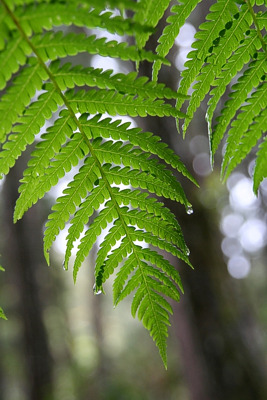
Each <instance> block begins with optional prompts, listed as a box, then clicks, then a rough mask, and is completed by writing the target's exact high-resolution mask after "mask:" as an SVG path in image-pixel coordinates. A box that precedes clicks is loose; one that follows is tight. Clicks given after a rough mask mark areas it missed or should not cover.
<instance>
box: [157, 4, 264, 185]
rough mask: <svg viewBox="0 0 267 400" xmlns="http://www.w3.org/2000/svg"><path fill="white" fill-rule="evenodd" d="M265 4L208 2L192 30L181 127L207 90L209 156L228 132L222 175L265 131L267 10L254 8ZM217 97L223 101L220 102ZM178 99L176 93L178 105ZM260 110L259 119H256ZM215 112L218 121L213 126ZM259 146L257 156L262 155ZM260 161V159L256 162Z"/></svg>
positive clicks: (184, 73) (179, 102) (233, 165)
mask: <svg viewBox="0 0 267 400" xmlns="http://www.w3.org/2000/svg"><path fill="white" fill-rule="evenodd" d="M263 3H264V2H263V1H260V2H256V4H255V1H253V0H246V1H239V2H237V1H233V0H218V1H217V2H216V3H215V4H213V5H212V6H211V8H210V10H209V14H208V15H207V16H206V22H204V23H203V24H201V25H200V27H199V31H198V32H197V34H196V35H195V37H196V39H197V40H196V41H195V42H194V43H193V48H194V50H193V51H191V52H190V53H189V55H188V58H189V60H188V61H187V62H186V64H185V66H186V67H187V68H186V69H185V70H184V71H183V73H182V79H181V82H180V87H179V89H178V93H181V94H187V93H188V91H189V89H190V88H193V89H194V90H193V93H192V96H191V98H190V100H189V104H188V106H187V111H186V113H187V117H186V118H185V122H184V125H183V130H184V132H185V131H186V130H187V127H188V125H189V123H190V122H191V120H192V119H193V116H194V114H195V112H196V110H197V108H198V107H199V106H200V104H201V102H202V100H204V98H205V97H206V95H208V109H207V113H206V119H207V123H208V129H209V137H210V147H211V157H212V160H213V158H214V155H215V152H216V150H217V149H218V146H219V144H220V142H221V141H222V139H223V137H224V135H225V133H226V132H227V145H226V151H225V154H224V158H223V164H222V175H224V177H225V179H226V178H227V177H228V176H229V174H230V173H231V172H232V170H233V168H235V167H236V166H237V165H238V164H239V163H240V162H241V161H242V160H243V159H244V158H245V156H246V155H247V154H248V153H249V152H250V151H251V150H252V148H253V147H254V146H255V145H256V144H257V142H258V141H261V140H262V136H263V134H265V133H266V123H265V124H264V123H263V120H264V116H265V118H266V113H267V111H266V110H267V109H266V103H267V101H266V99H267V93H266V83H265V76H266V68H267V62H266V61H267V58H266V38H265V31H266V12H265V13H263V11H262V9H261V10H259V9H258V8H257V7H256V5H262V4H263ZM159 54H161V53H159ZM161 55H163V54H161ZM156 63H158V61H156ZM236 78H238V79H237V82H236V83H234V82H235V81H236ZM233 83H234V84H233ZM225 93H227V94H228V96H229V99H228V100H226V101H225V102H224V101H223V98H222V96H224V94H225ZM220 102H222V106H219V103H220ZM182 103H183V100H182V99H181V98H179V99H178V100H177V107H178V109H180V108H181V106H182ZM260 115H261V117H260V121H261V124H259V122H258V118H259V116H260ZM214 116H215V117H216V121H217V122H216V123H215V124H214V125H213V124H212V120H213V118H214ZM263 148H264V146H263V147H262V150H261V152H258V154H257V158H258V157H265V156H266V155H265V156H264V151H263ZM262 162H263V160H262V161H261V160H258V161H256V164H261V163H262ZM261 172H262V175H261V176H258V178H257V179H255V180H254V191H255V192H257V191H258V187H259V183H260V182H261V181H262V180H263V179H264V178H265V177H266V176H267V175H266V174H265V173H264V169H261ZM255 173H256V171H255ZM258 174H259V170H258Z"/></svg>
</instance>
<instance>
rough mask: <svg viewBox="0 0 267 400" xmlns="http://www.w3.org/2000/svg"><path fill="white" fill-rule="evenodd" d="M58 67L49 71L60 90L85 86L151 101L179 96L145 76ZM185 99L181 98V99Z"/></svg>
mask: <svg viewBox="0 0 267 400" xmlns="http://www.w3.org/2000/svg"><path fill="white" fill-rule="evenodd" d="M59 66H60V63H59V62H58V61H54V62H53V63H52V64H51V66H50V70H51V72H52V73H53V76H54V77H55V79H56V81H57V83H58V85H59V87H60V89H61V90H66V89H67V88H68V89H70V88H73V87H75V86H84V85H87V86H91V87H95V86H97V87H99V88H100V89H114V90H116V91H118V92H120V93H123V94H127V93H128V94H133V95H138V96H139V97H143V98H146V97H148V98H151V99H156V98H159V99H160V98H166V99H176V98H177V97H179V96H180V95H179V94H178V93H177V92H175V91H173V90H171V89H170V88H169V87H166V86H165V85H164V84H162V83H161V84H158V83H154V82H150V81H148V78H147V77H145V76H142V77H137V73H136V72H130V73H129V74H127V75H125V74H115V75H113V71H112V70H104V71H103V70H102V69H94V68H92V67H89V68H82V67H81V66H75V67H71V64H70V63H66V64H64V65H63V66H62V67H61V68H60V67H59ZM186 97H187V96H183V98H186Z"/></svg>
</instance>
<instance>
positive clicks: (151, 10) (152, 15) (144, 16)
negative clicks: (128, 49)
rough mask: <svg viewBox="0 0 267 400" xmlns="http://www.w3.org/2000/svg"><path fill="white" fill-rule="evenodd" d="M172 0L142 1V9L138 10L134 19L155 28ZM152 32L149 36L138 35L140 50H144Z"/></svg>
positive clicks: (137, 40)
mask: <svg viewBox="0 0 267 400" xmlns="http://www.w3.org/2000/svg"><path fill="white" fill-rule="evenodd" d="M169 3H170V0H161V1H160V2H159V1H156V0H141V7H140V8H139V9H138V10H137V12H136V14H135V16H134V19H135V21H137V22H140V23H141V24H145V25H147V26H150V27H152V28H154V27H155V26H156V25H157V24H158V22H159V20H160V19H161V18H162V16H163V14H164V12H165V10H166V9H167V7H168V6H169ZM150 34H151V32H150V33H149V32H148V33H147V34H142V35H141V34H137V35H136V43H137V45H138V47H139V48H140V49H142V48H144V46H145V44H146V42H147V40H148V38H149V36H150Z"/></svg>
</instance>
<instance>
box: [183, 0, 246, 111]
mask: <svg viewBox="0 0 267 400" xmlns="http://www.w3.org/2000/svg"><path fill="white" fill-rule="evenodd" d="M235 14H238V8H237V6H236V5H235V3H234V2H233V1H232V0H218V1H217V2H216V3H215V4H213V5H212V6H211V7H210V13H209V14H208V15H207V16H206V22H204V23H203V24H201V25H200V27H199V31H198V32H197V33H196V35H195V38H196V39H197V40H196V41H195V42H194V43H193V44H192V47H193V48H194V49H195V50H193V51H191V52H190V53H189V54H188V56H187V57H188V58H189V60H188V61H187V62H186V63H185V66H186V67H187V68H186V69H185V70H184V71H183V72H182V80H181V82H180V85H179V92H180V93H182V94H187V93H188V90H189V88H190V86H191V85H192V84H193V83H194V81H195V79H196V77H197V75H198V74H199V72H200V71H201V69H202V65H203V63H204V60H205V58H206V57H207V54H210V53H211V51H212V50H213V41H214V40H216V39H217V38H218V37H219V35H220V32H221V31H223V30H224V29H225V25H226V24H227V23H228V22H230V21H231V19H232V15H235ZM210 50H211V51H210ZM181 106H182V101H181V100H180V99H178V100H177V108H178V109H180V108H181Z"/></svg>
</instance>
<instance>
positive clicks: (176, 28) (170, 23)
mask: <svg viewBox="0 0 267 400" xmlns="http://www.w3.org/2000/svg"><path fill="white" fill-rule="evenodd" d="M200 2H201V0H189V1H188V0H186V1H185V0H182V1H179V3H183V4H179V5H174V6H173V7H172V8H171V10H170V11H171V13H172V14H171V15H170V16H169V17H168V18H167V21H166V22H167V25H166V26H165V28H164V30H163V32H162V35H161V36H160V38H159V40H158V42H159V45H158V47H157V48H156V52H157V54H158V55H159V56H161V57H166V55H167V54H168V53H169V51H170V49H171V48H172V46H173V44H174V41H175V39H176V38H177V36H178V34H179V32H180V29H181V27H182V26H183V25H184V23H185V20H186V18H187V17H188V16H189V15H190V14H191V12H192V11H193V10H194V8H195V7H196V6H197V4H198V3H200ZM161 64H162V63H161V61H159V60H157V61H155V62H154V65H153V80H154V81H156V80H157V76H158V72H159V70H160V67H161Z"/></svg>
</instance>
